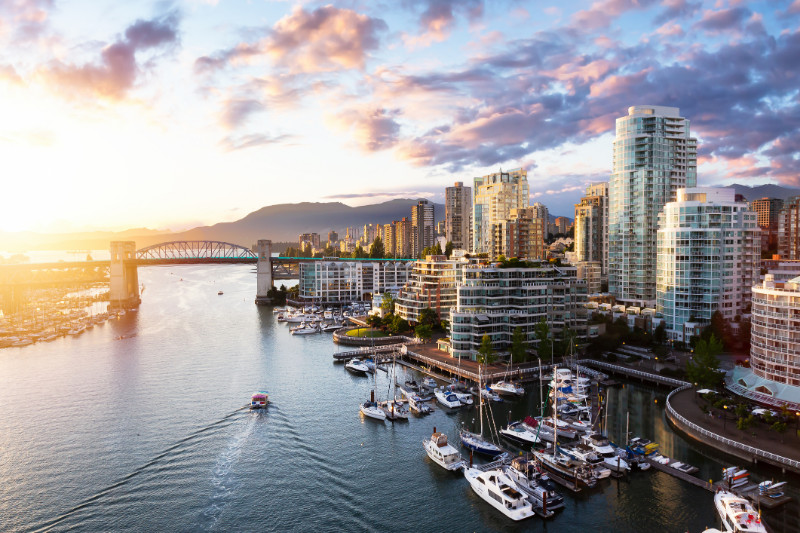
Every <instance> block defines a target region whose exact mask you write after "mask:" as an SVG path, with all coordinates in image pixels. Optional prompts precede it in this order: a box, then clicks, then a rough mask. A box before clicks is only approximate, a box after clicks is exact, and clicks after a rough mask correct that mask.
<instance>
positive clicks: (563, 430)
mask: <svg viewBox="0 0 800 533" xmlns="http://www.w3.org/2000/svg"><path fill="white" fill-rule="evenodd" d="M536 421H537V422H539V424H541V425H542V426H544V427H545V428H548V429H550V431H551V432H553V431H554V428H555V427H558V436H559V437H562V438H565V439H574V438H575V437H577V436H578V432H577V431H575V430H574V429H573V428H572V427H571V426H570V425H569V423H567V422H564V421H563V420H558V419H556V420H555V421H554V420H553V419H552V418H550V417H546V418H542V417H536Z"/></svg>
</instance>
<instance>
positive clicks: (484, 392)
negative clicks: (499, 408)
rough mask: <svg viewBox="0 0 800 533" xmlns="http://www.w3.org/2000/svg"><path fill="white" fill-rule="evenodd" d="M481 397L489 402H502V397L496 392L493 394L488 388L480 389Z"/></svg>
mask: <svg viewBox="0 0 800 533" xmlns="http://www.w3.org/2000/svg"><path fill="white" fill-rule="evenodd" d="M481 396H482V397H483V399H484V400H491V401H493V402H502V401H503V397H502V396H500V395H499V394H497V393H496V392H493V391H492V390H491V389H489V388H488V387H487V388H485V389H481Z"/></svg>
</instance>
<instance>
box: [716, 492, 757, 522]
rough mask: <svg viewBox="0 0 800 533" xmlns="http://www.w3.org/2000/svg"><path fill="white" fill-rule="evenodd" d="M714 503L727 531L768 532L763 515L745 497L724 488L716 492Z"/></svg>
mask: <svg viewBox="0 0 800 533" xmlns="http://www.w3.org/2000/svg"><path fill="white" fill-rule="evenodd" d="M714 505H715V506H716V508H717V513H718V514H719V517H720V520H721V521H722V529H723V530H724V531H725V532H726V533H766V531H767V529H766V528H765V527H764V524H763V523H762V522H761V516H760V515H759V514H758V512H756V510H755V509H753V506H752V505H751V504H750V502H749V501H747V500H745V499H744V498H741V497H739V496H737V495H736V494H733V493H731V492H728V491H724V490H722V491H719V492H717V493H716V494H714Z"/></svg>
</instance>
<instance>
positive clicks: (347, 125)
mask: <svg viewBox="0 0 800 533" xmlns="http://www.w3.org/2000/svg"><path fill="white" fill-rule="evenodd" d="M399 115H400V110H398V109H385V108H370V107H364V108H353V109H348V110H346V111H343V112H341V113H338V114H337V115H336V116H335V117H334V120H333V122H334V124H336V125H338V126H339V127H341V128H343V129H345V130H347V131H350V132H352V135H353V137H354V138H355V140H356V142H357V143H358V145H359V147H360V148H361V149H362V150H365V151H367V152H377V151H380V150H386V149H387V148H392V147H393V146H394V145H395V144H397V141H398V135H399V132H400V124H398V122H397V121H396V120H395V118H396V117H397V116H399Z"/></svg>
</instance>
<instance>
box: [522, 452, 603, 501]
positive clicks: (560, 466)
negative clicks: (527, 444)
mask: <svg viewBox="0 0 800 533" xmlns="http://www.w3.org/2000/svg"><path fill="white" fill-rule="evenodd" d="M557 450H558V447H557V446H554V447H553V453H552V454H550V453H545V452H540V451H537V450H534V451H533V454H534V456H535V457H536V459H538V460H539V464H540V465H541V466H542V468H543V469H545V470H546V471H547V472H550V473H552V474H553V476H552V479H554V480H559V479H560V480H563V481H565V482H566V485H565V486H566V487H567V488H569V489H571V490H573V491H576V492H577V491H579V490H581V488H584V487H587V488H592V487H594V486H595V485H596V484H597V477H596V476H595V475H594V471H593V469H592V468H591V467H590V466H589V465H588V464H586V463H585V462H583V461H580V460H577V459H573V458H572V457H568V456H566V455H564V454H563V453H558V451H557Z"/></svg>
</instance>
